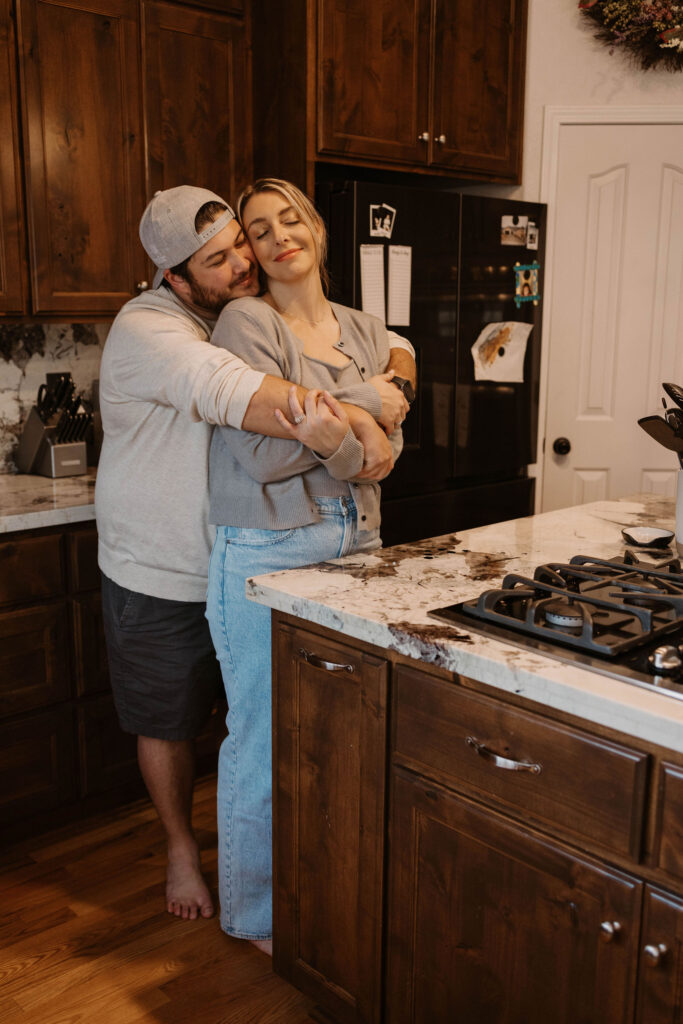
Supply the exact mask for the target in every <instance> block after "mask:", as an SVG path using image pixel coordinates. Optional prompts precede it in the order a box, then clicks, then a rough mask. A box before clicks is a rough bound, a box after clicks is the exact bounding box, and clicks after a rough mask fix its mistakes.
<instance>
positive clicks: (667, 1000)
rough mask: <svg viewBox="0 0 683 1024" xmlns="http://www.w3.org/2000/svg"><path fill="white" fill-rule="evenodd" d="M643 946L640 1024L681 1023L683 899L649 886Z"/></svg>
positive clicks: (639, 982)
mask: <svg viewBox="0 0 683 1024" xmlns="http://www.w3.org/2000/svg"><path fill="white" fill-rule="evenodd" d="M640 946H641V949H640V966H639V969H638V1011H637V1014H636V1024H681V1022H683V990H682V987H681V979H682V978H683V900H681V899H677V898H676V897H675V896H671V895H670V893H666V892H659V891H658V890H657V889H650V888H648V890H647V892H646V896H645V913H644V915H643V931H642V936H641V943H640Z"/></svg>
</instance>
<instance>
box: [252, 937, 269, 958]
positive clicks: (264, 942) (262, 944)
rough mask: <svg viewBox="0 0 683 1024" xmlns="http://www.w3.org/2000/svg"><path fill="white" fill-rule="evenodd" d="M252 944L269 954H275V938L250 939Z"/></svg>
mask: <svg viewBox="0 0 683 1024" xmlns="http://www.w3.org/2000/svg"><path fill="white" fill-rule="evenodd" d="M249 941H250V942H251V944H252V946H256V948H257V949H260V950H261V952H262V953H266V954H267V956H272V955H273V940H272V939H249Z"/></svg>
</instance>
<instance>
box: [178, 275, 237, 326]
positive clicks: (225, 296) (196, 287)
mask: <svg viewBox="0 0 683 1024" xmlns="http://www.w3.org/2000/svg"><path fill="white" fill-rule="evenodd" d="M187 283H188V284H189V286H190V295H191V297H192V303H193V305H195V306H198V307H199V308H200V309H203V310H205V311H206V312H207V313H211V314H213V316H218V315H219V313H220V312H221V311H222V310H223V309H225V307H226V306H227V304H228V302H229V301H230V299H231V298H232V294H231V292H232V290H231V289H228V290H227V291H224V292H219V291H214V289H213V288H204V287H203V286H202V285H201V284H200V283H199V282H198V281H197V279H196V278H195V277H194V275H193V273H192V271H191V270H190V268H189V267H188V268H187Z"/></svg>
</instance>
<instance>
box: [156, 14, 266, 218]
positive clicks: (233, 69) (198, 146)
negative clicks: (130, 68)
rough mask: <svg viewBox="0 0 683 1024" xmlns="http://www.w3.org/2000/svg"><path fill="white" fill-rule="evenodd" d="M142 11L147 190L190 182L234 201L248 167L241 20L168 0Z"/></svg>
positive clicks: (248, 126)
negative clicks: (182, 5) (174, 3)
mask: <svg viewBox="0 0 683 1024" xmlns="http://www.w3.org/2000/svg"><path fill="white" fill-rule="evenodd" d="M143 11H144V51H143V70H144V81H145V121H146V125H147V146H148V162H147V194H148V195H150V196H151V195H153V194H154V192H155V191H156V190H157V189H161V188H172V187H173V186H174V185H182V184H192V185H202V186H204V187H205V188H209V189H211V190H212V191H214V192H216V193H217V194H218V195H220V196H222V197H224V198H225V199H226V200H227V201H228V202H234V201H235V199H236V198H237V195H238V193H239V192H240V191H241V189H242V188H244V186H245V185H247V184H248V182H249V177H250V175H251V145H250V135H251V103H250V94H251V90H250V87H249V70H248V69H249V60H248V49H247V43H246V35H245V28H244V24H243V23H241V22H236V21H234V20H231V19H229V18H225V17H222V16H221V15H220V14H214V13H211V12H209V11H199V10H196V9H193V8H184V7H180V6H178V5H173V4H168V3H154V2H152V3H146V4H145V5H144V8H143ZM180 68H182V74H179V69H180Z"/></svg>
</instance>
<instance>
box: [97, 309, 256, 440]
mask: <svg viewBox="0 0 683 1024" xmlns="http://www.w3.org/2000/svg"><path fill="white" fill-rule="evenodd" d="M117 332H118V333H117V337H116V349H115V351H114V354H113V355H112V358H111V359H110V362H109V366H110V378H109V379H110V387H111V389H112V391H113V393H112V394H111V395H110V397H111V398H112V400H113V401H118V402H125V401H127V400H134V401H143V402H154V403H157V404H159V405H166V406H171V407H173V408H175V409H177V410H178V411H179V412H183V413H186V414H187V415H188V416H189V418H190V419H192V420H196V421H199V420H204V421H206V422H207V423H212V424H218V425H222V424H230V425H232V426H236V427H239V426H240V425H241V423H242V420H243V419H244V416H245V413H246V411H247V407H248V405H249V402H250V401H251V399H252V398H253V396H254V394H255V393H256V392H257V391H258V389H259V388H260V386H261V384H262V382H263V378H264V376H265V374H264V373H263V372H260V371H259V370H256V369H252V367H250V366H248V365H247V364H246V362H245V361H244V360H243V359H241V358H239V357H238V356H237V355H235V354H234V353H232V352H228V351H226V350H225V349H223V348H216V347H214V346H213V345H212V344H211V343H210V342H209V341H208V340H206V339H205V338H204V337H202V336H200V335H199V334H198V333H197V331H196V330H195V329H194V328H193V326H192V325H190V324H188V322H187V319H186V318H184V317H181V316H174V315H172V314H171V315H166V316H164V317H163V319H162V318H159V317H158V316H153V315H152V316H150V315H146V311H145V310H140V311H136V312H135V313H130V314H129V316H128V317H127V318H126V320H125V321H124V322H123V323H122V324H121V325H120V326H119V327H117Z"/></svg>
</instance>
